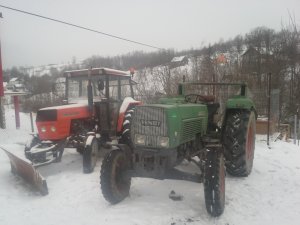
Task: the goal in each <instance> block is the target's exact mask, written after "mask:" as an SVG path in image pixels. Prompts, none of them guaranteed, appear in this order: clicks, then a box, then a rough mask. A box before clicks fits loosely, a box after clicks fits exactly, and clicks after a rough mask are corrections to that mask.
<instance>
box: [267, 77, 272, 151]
mask: <svg viewBox="0 0 300 225" xmlns="http://www.w3.org/2000/svg"><path fill="white" fill-rule="evenodd" d="M267 97H268V132H267V145H268V146H269V145H270V117H271V73H269V74H268V96H267Z"/></svg>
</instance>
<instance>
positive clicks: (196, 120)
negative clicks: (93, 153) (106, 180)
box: [131, 99, 208, 178]
mask: <svg viewBox="0 0 300 225" xmlns="http://www.w3.org/2000/svg"><path fill="white" fill-rule="evenodd" d="M173 101H175V102H173ZM178 103H181V104H178ZM178 121H180V123H178ZM207 122H208V111H207V106H206V105H204V104H187V103H186V102H184V99H175V100H174V99H168V100H167V101H166V102H165V100H164V99H162V100H161V104H154V105H143V106H137V107H136V109H135V113H134V116H133V119H132V125H131V138H132V141H133V144H134V146H135V158H134V162H135V163H134V165H135V166H137V167H138V168H135V170H136V171H137V172H138V173H141V174H142V175H143V176H148V177H155V178H158V177H162V176H163V175H164V174H163V173H164V171H165V169H170V168H173V167H174V166H176V165H177V164H179V163H180V162H181V161H182V160H183V159H184V158H188V157H191V156H192V154H193V153H195V152H197V151H198V150H199V146H201V136H202V135H204V134H205V133H206V128H207ZM200 148H201V147H200Z"/></svg>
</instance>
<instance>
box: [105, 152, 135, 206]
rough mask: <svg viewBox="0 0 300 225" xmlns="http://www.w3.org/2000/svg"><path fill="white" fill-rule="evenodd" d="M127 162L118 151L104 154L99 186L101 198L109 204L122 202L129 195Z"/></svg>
mask: <svg viewBox="0 0 300 225" xmlns="http://www.w3.org/2000/svg"><path fill="white" fill-rule="evenodd" d="M128 169H129V160H128V159H127V157H126V154H125V153H124V152H123V151H122V150H120V149H117V150H113V151H111V152H109V153H107V154H106V156H105V157H104V159H103V161H102V166H101V171H100V185H101V190H102V194H103V197H104V198H105V199H106V200H107V201H108V202H110V203H111V204H116V203H118V202H120V201H122V200H123V199H124V198H126V197H127V196H128V195H129V190H130V185H131V177H130V176H128V174H126V172H127V171H128Z"/></svg>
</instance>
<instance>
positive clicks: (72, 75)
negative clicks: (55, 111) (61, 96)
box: [64, 68, 135, 103]
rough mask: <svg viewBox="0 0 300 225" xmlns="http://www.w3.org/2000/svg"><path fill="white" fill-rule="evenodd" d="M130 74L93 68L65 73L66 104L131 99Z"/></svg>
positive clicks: (131, 84)
mask: <svg viewBox="0 0 300 225" xmlns="http://www.w3.org/2000/svg"><path fill="white" fill-rule="evenodd" d="M132 75H133V72H131V74H129V73H127V72H125V71H120V70H114V69H108V68H93V69H84V70H73V71H66V72H65V73H64V76H65V77H66V88H65V91H66V93H65V96H66V100H67V102H68V103H79V102H86V103H87V102H88V101H90V100H93V101H95V102H99V101H103V100H109V101H119V102H121V101H123V100H124V99H125V97H128V96H130V97H132V98H133V95H134V93H133V84H135V82H134V81H133V80H132V79H131V76H132Z"/></svg>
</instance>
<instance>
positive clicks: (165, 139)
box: [158, 137, 169, 148]
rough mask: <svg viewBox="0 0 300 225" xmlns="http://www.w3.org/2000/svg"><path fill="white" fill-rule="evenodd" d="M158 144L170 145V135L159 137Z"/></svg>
mask: <svg viewBox="0 0 300 225" xmlns="http://www.w3.org/2000/svg"><path fill="white" fill-rule="evenodd" d="M158 145H159V146H160V147H163V148H167V147H169V138H168V137H158Z"/></svg>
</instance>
